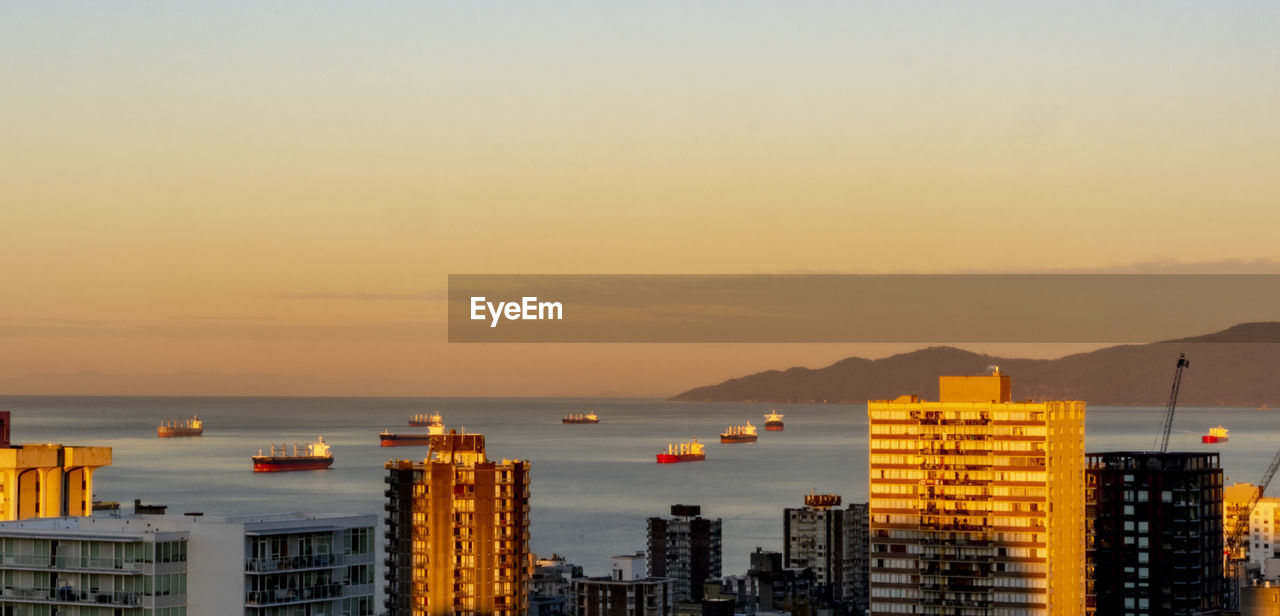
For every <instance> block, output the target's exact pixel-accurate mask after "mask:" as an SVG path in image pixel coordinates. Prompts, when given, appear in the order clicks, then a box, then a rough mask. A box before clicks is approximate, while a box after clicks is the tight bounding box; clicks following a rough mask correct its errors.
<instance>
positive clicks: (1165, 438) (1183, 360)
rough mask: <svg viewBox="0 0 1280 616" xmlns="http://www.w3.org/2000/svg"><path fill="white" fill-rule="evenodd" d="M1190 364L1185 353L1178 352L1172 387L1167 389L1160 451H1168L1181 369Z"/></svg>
mask: <svg viewBox="0 0 1280 616" xmlns="http://www.w3.org/2000/svg"><path fill="white" fill-rule="evenodd" d="M1189 366H1191V362H1189V361H1187V354H1186V353H1178V367H1177V369H1176V370H1174V372H1173V389H1171V390H1170V391H1169V410H1167V411H1165V414H1164V426H1163V428H1164V429H1163V434H1162V435H1161V436H1160V453H1164V452H1166V451H1169V432H1170V431H1171V430H1173V409H1174V407H1176V406H1177V405H1178V388H1179V387H1181V386H1182V369H1183V368H1187V367H1189Z"/></svg>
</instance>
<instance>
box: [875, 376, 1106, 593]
mask: <svg viewBox="0 0 1280 616" xmlns="http://www.w3.org/2000/svg"><path fill="white" fill-rule="evenodd" d="M938 388H939V396H938V397H939V400H938V401H937V402H926V401H923V400H920V399H919V398H918V397H916V396H901V397H899V398H898V399H896V400H872V401H870V402H868V403H867V412H868V415H869V419H870V421H869V424H870V446H871V452H870V469H871V478H870V487H871V502H870V516H871V520H870V533H871V539H870V543H871V552H870V560H871V563H870V565H871V593H870V594H871V598H870V603H871V605H870V613H871V614H873V615H879V614H886V615H887V614H927V615H939V616H941V615H947V616H1042V615H1043V616H1048V615H1053V616H1075V615H1078V614H1083V613H1084V609H1085V554H1084V541H1085V534H1084V530H1085V502H1084V497H1085V495H1084V479H1085V478H1084V415H1085V405H1084V403H1083V402H1079V401H1054V402H1029V401H1027V402H1013V401H1012V399H1011V396H1010V382H1009V377H1008V376H1006V375H1003V374H1000V372H999V370H998V369H997V370H996V371H995V372H993V373H992V374H991V375H989V376H944V377H940V378H939V380H938Z"/></svg>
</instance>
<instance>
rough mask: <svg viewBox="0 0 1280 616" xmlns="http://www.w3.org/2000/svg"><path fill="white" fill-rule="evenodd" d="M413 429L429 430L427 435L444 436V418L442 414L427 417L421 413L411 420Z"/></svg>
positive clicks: (410, 424)
mask: <svg viewBox="0 0 1280 616" xmlns="http://www.w3.org/2000/svg"><path fill="white" fill-rule="evenodd" d="M409 427H411V428H429V429H428V430H427V434H444V418H443V417H441V416H440V413H432V414H430V415H426V414H423V413H419V414H417V415H414V416H413V417H410V418H409Z"/></svg>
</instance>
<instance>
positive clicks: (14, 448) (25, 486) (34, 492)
mask: <svg viewBox="0 0 1280 616" xmlns="http://www.w3.org/2000/svg"><path fill="white" fill-rule="evenodd" d="M9 422H10V416H9V411H0V520H23V519H28V518H56V517H61V516H87V515H93V473H94V471H96V470H98V469H99V468H101V467H103V466H109V465H110V464H111V448H110V447H72V446H68V445H55V444H51V443H42V444H34V445H10V444H9V426H10V423H9Z"/></svg>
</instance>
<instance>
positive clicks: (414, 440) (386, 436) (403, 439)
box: [378, 430, 431, 447]
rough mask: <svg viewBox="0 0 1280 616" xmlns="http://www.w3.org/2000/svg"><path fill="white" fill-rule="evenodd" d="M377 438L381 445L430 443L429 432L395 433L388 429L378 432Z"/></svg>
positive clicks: (396, 445) (400, 445)
mask: <svg viewBox="0 0 1280 616" xmlns="http://www.w3.org/2000/svg"><path fill="white" fill-rule="evenodd" d="M378 440H379V441H381V443H382V446H383V447H407V446H410V445H430V444H431V435H430V434H395V433H393V432H391V431H390V430H383V431H382V432H381V433H379V434H378Z"/></svg>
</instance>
